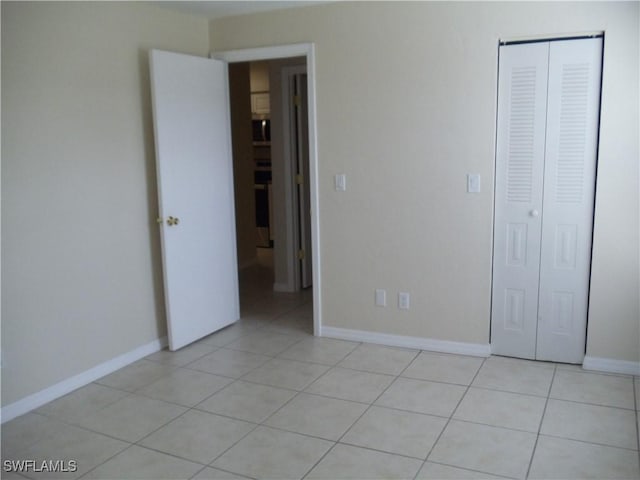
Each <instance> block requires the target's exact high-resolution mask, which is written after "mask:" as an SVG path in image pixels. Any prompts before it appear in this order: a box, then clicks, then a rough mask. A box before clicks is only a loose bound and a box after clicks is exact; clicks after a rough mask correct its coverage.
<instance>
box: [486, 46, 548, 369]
mask: <svg viewBox="0 0 640 480" xmlns="http://www.w3.org/2000/svg"><path fill="white" fill-rule="evenodd" d="M548 53H549V44H548V43H533V44H522V45H507V46H502V47H500V58H499V78H498V125H497V139H496V140H497V144H496V183H495V185H496V187H495V188H496V191H495V209H496V211H495V226H494V256H493V289H492V292H493V293H492V314H491V348H492V352H493V353H495V354H498V355H508V356H517V357H523V358H535V351H536V328H537V311H538V280H539V262H540V236H541V222H540V219H541V217H540V212H541V210H542V183H543V165H544V145H545V116H546V101H547V100H546V99H547V73H548V70H547V68H548Z"/></svg>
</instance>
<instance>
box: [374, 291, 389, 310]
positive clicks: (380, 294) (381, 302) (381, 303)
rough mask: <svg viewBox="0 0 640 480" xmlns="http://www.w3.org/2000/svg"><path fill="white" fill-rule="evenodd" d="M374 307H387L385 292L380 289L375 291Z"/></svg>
mask: <svg viewBox="0 0 640 480" xmlns="http://www.w3.org/2000/svg"><path fill="white" fill-rule="evenodd" d="M376 305H377V306H378V307H386V306H387V291H386V290H382V289H377V290H376Z"/></svg>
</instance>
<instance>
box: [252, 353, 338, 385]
mask: <svg viewBox="0 0 640 480" xmlns="http://www.w3.org/2000/svg"><path fill="white" fill-rule="evenodd" d="M327 370H329V367H328V366H326V365H319V364H316V363H306V362H297V361H295V360H285V359H284V358H274V359H273V360H270V361H268V362H267V363H265V364H264V365H262V366H261V367H258V368H256V369H255V370H252V371H251V372H249V373H247V374H246V375H245V376H244V377H242V379H243V380H247V381H249V382H256V383H263V384H265V385H271V386H273V387H282V388H290V389H293V390H303V389H304V388H305V387H306V386H307V385H309V384H310V383H311V382H313V381H314V380H315V379H316V378H318V377H319V376H320V375H322V374H323V373H324V372H326V371H327Z"/></svg>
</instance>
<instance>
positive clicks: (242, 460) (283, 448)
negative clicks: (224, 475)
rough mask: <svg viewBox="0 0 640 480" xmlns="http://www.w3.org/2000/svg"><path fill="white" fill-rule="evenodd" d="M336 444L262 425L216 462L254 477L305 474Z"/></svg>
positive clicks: (220, 466)
mask: <svg viewBox="0 0 640 480" xmlns="http://www.w3.org/2000/svg"><path fill="white" fill-rule="evenodd" d="M332 445H333V443H332V442H329V441H326V440H320V439H317V438H312V437H307V436H305V435H299V434H297V433H290V432H284V431H282V430H276V429H273V428H268V427H258V428H257V429H256V430H254V431H253V432H251V433H250V434H249V435H247V436H246V437H244V438H243V439H242V440H240V442H238V443H237V444H236V445H234V446H233V447H232V448H231V449H229V450H228V451H227V452H226V453H224V454H223V455H222V456H221V457H220V458H218V459H217V460H216V461H215V462H213V464H212V466H213V467H216V468H220V469H222V470H226V471H230V472H233V473H237V474H240V475H245V476H247V477H253V478H287V479H293V478H302V477H303V476H304V475H305V474H306V473H307V472H308V471H309V470H310V469H311V467H313V466H314V465H315V464H316V463H317V462H318V460H320V458H322V456H323V455H324V454H325V453H326V452H327V451H328V450H329V448H331V446H332Z"/></svg>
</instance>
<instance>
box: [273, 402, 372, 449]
mask: <svg viewBox="0 0 640 480" xmlns="http://www.w3.org/2000/svg"><path fill="white" fill-rule="evenodd" d="M366 409H367V405H364V404H362V403H355V402H348V401H346V400H338V399H336V398H329V397H321V396H318V395H309V394H306V393H301V394H299V395H298V396H297V397H296V398H294V399H293V400H291V401H290V402H289V403H288V404H286V405H285V406H284V407H282V408H281V409H280V410H279V411H277V412H276V413H274V414H273V415H272V416H271V417H270V418H269V419H268V420H267V421H266V422H265V423H264V424H265V425H268V426H271V427H277V428H282V429H284V430H289V431H292V432H296V433H302V434H305V435H311V436H314V437H320V438H325V439H327V440H338V439H339V438H340V437H341V436H342V435H343V434H344V432H346V431H347V430H348V429H349V427H350V426H351V425H353V423H354V422H355V421H356V420H357V419H358V418H359V417H360V416H361V415H362V414H363V413H364V411H365V410H366Z"/></svg>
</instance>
